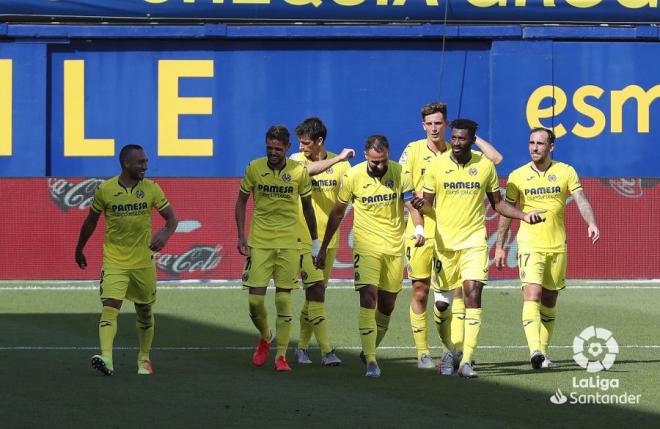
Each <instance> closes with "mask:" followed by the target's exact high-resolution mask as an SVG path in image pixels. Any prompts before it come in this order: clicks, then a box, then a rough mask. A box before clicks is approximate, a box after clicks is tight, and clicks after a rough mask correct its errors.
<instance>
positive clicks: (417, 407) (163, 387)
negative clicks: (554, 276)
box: [0, 281, 660, 429]
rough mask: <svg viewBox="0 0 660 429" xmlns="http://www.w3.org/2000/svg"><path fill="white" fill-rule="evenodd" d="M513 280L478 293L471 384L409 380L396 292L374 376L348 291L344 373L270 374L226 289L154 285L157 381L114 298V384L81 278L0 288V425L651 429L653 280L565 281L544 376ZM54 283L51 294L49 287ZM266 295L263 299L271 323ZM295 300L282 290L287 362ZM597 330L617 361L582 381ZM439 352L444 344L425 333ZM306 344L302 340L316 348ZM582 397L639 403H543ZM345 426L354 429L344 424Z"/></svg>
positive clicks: (411, 368) (657, 297) (656, 391)
mask: <svg viewBox="0 0 660 429" xmlns="http://www.w3.org/2000/svg"><path fill="white" fill-rule="evenodd" d="M515 284H516V283H514V282H494V283H493V285H492V286H489V287H488V288H487V289H486V290H485V292H484V298H483V308H484V314H483V325H482V329H481V336H480V340H479V344H480V346H481V347H480V349H479V350H478V351H477V354H476V356H475V359H476V361H477V365H476V369H477V371H478V372H479V375H480V378H479V379H475V380H463V379H459V378H457V377H441V376H440V375H438V374H436V373H435V372H434V371H431V370H419V369H417V367H416V365H415V362H416V361H415V351H414V347H413V340H412V334H411V332H410V327H409V321H408V305H409V301H410V289H409V288H405V289H404V290H403V291H402V293H401V294H400V297H399V300H398V305H397V308H396V310H395V312H394V314H393V317H392V320H391V324H390V330H389V332H388V334H387V336H386V337H385V340H384V342H383V344H382V348H381V349H380V350H379V362H380V366H381V368H382V371H383V375H382V377H381V378H380V379H376V380H373V379H367V378H365V377H364V368H363V366H362V364H361V363H360V361H359V359H358V353H359V351H360V349H359V337H358V333H357V308H358V297H357V294H356V292H354V291H353V290H352V288H351V287H350V286H349V285H348V284H346V283H344V284H337V283H335V284H333V285H331V288H330V289H329V290H328V291H327V301H328V307H327V313H328V319H329V322H330V334H331V338H332V341H333V343H334V344H335V345H336V346H337V349H338V355H339V356H340V357H341V358H342V359H343V360H344V364H343V365H342V366H340V367H337V368H322V367H321V366H320V364H319V361H320V352H319V350H318V349H316V348H312V350H311V355H312V360H314V364H312V365H309V366H304V367H301V366H299V365H295V364H293V363H292V366H293V372H292V373H288V374H280V373H276V372H275V371H274V370H273V368H272V360H273V354H272V352H271V361H270V362H269V363H268V364H267V366H265V367H263V368H254V367H252V365H251V355H252V351H253V347H254V346H255V345H256V342H257V334H256V330H255V329H254V328H253V326H252V325H251V322H250V320H249V318H248V314H247V298H246V292H245V291H242V290H241V289H240V288H238V287H237V285H236V284H231V283H221V284H217V283H214V284H203V283H202V284H175V283H166V284H162V285H161V287H160V289H159V293H158V303H157V306H156V317H157V318H156V337H155V341H154V350H153V352H152V360H153V364H154V369H155V374H154V375H153V376H151V377H145V376H138V375H137V374H136V368H135V359H136V355H137V350H136V345H137V339H136V336H135V327H134V323H135V322H134V321H135V318H134V311H133V308H132V305H130V303H128V302H126V303H125V305H124V309H123V311H122V314H121V315H120V319H119V333H118V336H117V339H116V342H115V346H116V348H117V350H116V351H115V359H114V360H115V376H113V377H103V376H101V375H100V374H98V373H96V372H95V371H93V370H92V369H91V368H90V366H89V357H90V356H91V355H92V354H95V353H96V352H97V344H98V338H97V321H98V316H99V309H100V304H99V300H98V292H97V291H96V290H95V288H94V287H93V284H92V283H75V284H72V285H70V286H72V287H73V288H72V289H66V288H65V286H67V285H66V284H65V283H62V282H58V283H35V282H2V283H0V318H1V319H0V320H1V321H0V382H1V383H2V388H1V389H0V427H2V428H36V427H49V428H75V427H98V428H106V427H108V428H110V427H112V428H141V427H180V428H197V427H199V428H211V427H218V428H225V427H288V428H291V427H306V428H316V427H333V428H336V427H342V426H344V427H354V426H355V427H361V428H370V427H374V428H384V427H401V426H408V427H429V428H430V427H459V426H460V427H466V428H470V427H489V428H490V427H538V428H541V427H548V428H550V427H553V428H557V427H559V428H562V427H566V428H568V427H579V426H582V427H617V426H618V427H623V426H626V427H628V426H633V425H634V426H635V427H636V429H639V428H643V427H657V422H658V421H659V419H660V388H658V387H657V386H658V383H657V379H658V374H660V332H659V331H658V326H659V325H658V320H660V308H659V306H658V303H659V302H660V282H655V283H654V282H644V283H625V284H624V283H613V282H606V283H604V282H603V283H599V282H588V283H585V282H583V283H580V282H575V281H574V282H569V287H568V289H567V290H566V291H565V292H563V293H562V294H561V296H560V299H559V316H558V319H557V327H556V330H555V338H554V344H555V345H556V346H555V347H554V348H551V353H550V354H551V358H552V359H553V361H555V362H556V363H558V364H559V366H560V367H559V368H558V369H557V370H554V371H541V372H539V371H532V369H531V367H530V365H529V363H528V361H527V350H526V347H525V338H524V334H523V330H522V327H521V322H520V317H521V316H520V313H521V305H522V300H521V293H520V290H519V288H518V287H515V286H514V285H515ZM49 288H50V289H49ZM273 292H274V291H272V290H270V291H269V293H268V296H267V302H268V308H269V317H270V321H271V326H272V327H273V328H274V315H275V312H274V305H273ZM302 296H303V294H302V292H301V291H297V292H295V293H294V311H295V312H296V318H295V319H294V327H293V332H292V334H293V335H292V337H293V338H292V343H291V348H290V350H289V355H288V356H289V360H290V361H292V360H293V353H292V350H291V349H292V348H293V347H295V344H296V339H297V335H298V329H299V324H298V320H297V313H298V312H299V311H300V307H301V303H302ZM591 325H594V326H597V327H602V328H606V329H609V330H610V331H612V333H613V335H614V337H615V338H616V340H617V342H618V344H619V346H620V352H619V353H618V355H617V357H616V362H615V363H614V365H613V367H612V368H611V369H610V370H608V371H604V372H599V373H596V374H588V373H587V372H586V371H585V370H584V369H582V368H580V367H579V366H578V365H577V364H576V363H575V362H574V361H573V358H572V356H573V350H572V344H573V338H574V337H575V336H576V335H578V334H579V333H580V332H581V331H582V330H583V329H584V328H586V327H588V326H591ZM429 341H430V344H431V345H432V346H433V347H434V348H433V349H432V352H433V355H434V356H433V357H434V358H436V359H437V358H438V355H439V353H440V349H439V348H438V346H439V345H440V341H439V339H438V337H437V334H436V332H435V329H434V328H433V326H432V325H431V326H430V330H429ZM315 344H316V343H315V341H314V340H312V346H313V347H314V346H315ZM589 377H591V379H592V381H593V382H598V383H601V384H602V383H605V382H604V381H603V380H604V379H607V380H611V379H617V380H618V381H617V383H618V387H611V388H610V389H609V390H607V391H604V390H599V389H598V388H575V387H573V379H574V378H575V379H576V380H578V382H579V380H581V379H587V378H589ZM557 389H560V390H561V391H562V392H563V393H564V394H565V395H566V396H568V395H569V394H570V392H572V391H575V392H577V393H578V394H591V395H595V394H597V393H598V394H600V395H611V394H616V395H622V394H623V393H624V392H627V393H628V394H634V395H641V397H640V403H639V404H635V405H630V404H625V405H603V404H589V405H586V404H569V403H567V404H562V405H555V404H552V403H551V402H550V397H551V395H553V394H555V392H556V391H557ZM349 425H350V426H349Z"/></svg>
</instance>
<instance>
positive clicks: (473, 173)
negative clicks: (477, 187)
mask: <svg viewBox="0 0 660 429" xmlns="http://www.w3.org/2000/svg"><path fill="white" fill-rule="evenodd" d="M468 174H469V175H470V176H476V175H477V174H479V170H477V168H476V167H470V169H469V170H468Z"/></svg>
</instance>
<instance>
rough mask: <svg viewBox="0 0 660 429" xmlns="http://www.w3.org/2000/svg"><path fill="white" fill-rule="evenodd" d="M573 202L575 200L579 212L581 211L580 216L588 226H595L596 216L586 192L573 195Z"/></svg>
mask: <svg viewBox="0 0 660 429" xmlns="http://www.w3.org/2000/svg"><path fill="white" fill-rule="evenodd" d="M573 200H575V204H577V207H578V210H580V215H581V216H582V219H584V221H585V222H586V223H587V225H595V224H596V216H594V211H593V209H592V208H591V204H589V200H588V199H587V197H586V195H584V191H578V192H575V193H574V194H573Z"/></svg>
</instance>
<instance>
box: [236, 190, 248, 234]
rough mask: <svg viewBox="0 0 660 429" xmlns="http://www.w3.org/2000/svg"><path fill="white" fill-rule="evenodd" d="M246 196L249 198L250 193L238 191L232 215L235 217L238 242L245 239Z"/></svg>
mask: <svg viewBox="0 0 660 429" xmlns="http://www.w3.org/2000/svg"><path fill="white" fill-rule="evenodd" d="M248 198H250V195H249V194H246V193H244V192H241V191H239V192H238V198H236V207H235V208H234V217H235V219H236V230H237V231H238V240H239V242H240V241H241V240H244V239H245V210H246V207H247V201H248Z"/></svg>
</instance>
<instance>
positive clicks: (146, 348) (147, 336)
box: [135, 307, 155, 361]
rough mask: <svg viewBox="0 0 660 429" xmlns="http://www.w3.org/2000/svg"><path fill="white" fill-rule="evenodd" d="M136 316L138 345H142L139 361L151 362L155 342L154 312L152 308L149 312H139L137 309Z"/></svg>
mask: <svg viewBox="0 0 660 429" xmlns="http://www.w3.org/2000/svg"><path fill="white" fill-rule="evenodd" d="M136 315H137V320H136V321H135V328H136V330H137V336H138V344H140V351H139V352H138V361H141V360H149V352H150V351H151V343H152V342H153V341H154V328H155V324H154V312H153V310H152V308H151V307H149V309H148V310H147V311H137V309H136Z"/></svg>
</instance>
